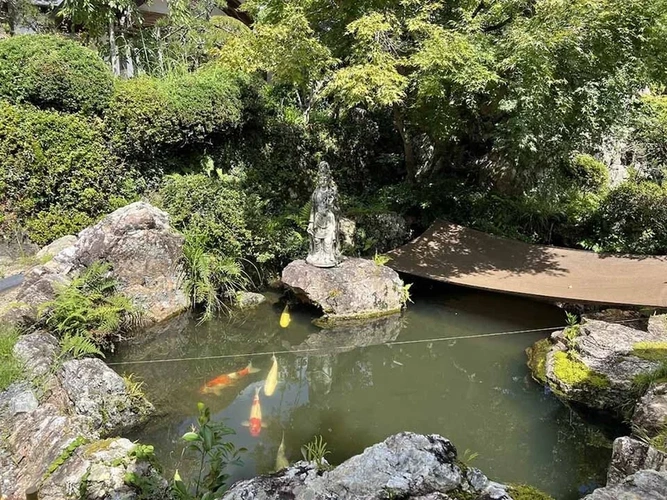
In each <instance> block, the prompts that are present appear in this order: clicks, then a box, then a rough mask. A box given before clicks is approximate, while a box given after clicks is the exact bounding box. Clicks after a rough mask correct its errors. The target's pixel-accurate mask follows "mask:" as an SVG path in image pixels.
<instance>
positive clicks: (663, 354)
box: [632, 341, 667, 361]
mask: <svg viewBox="0 0 667 500" xmlns="http://www.w3.org/2000/svg"><path fill="white" fill-rule="evenodd" d="M632 354H633V356H637V357H638V358H642V359H648V360H650V361H667V342H652V341H646V342H637V343H635V344H633V346H632Z"/></svg>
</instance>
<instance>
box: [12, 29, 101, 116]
mask: <svg viewBox="0 0 667 500" xmlns="http://www.w3.org/2000/svg"><path fill="white" fill-rule="evenodd" d="M112 90H113V79H112V75H111V72H110V70H109V68H108V67H107V65H106V64H105V63H104V61H102V59H100V57H99V56H98V55H97V54H96V53H95V52H93V51H92V50H90V49H87V48H85V47H82V46H81V45H79V44H78V43H76V42H73V41H70V40H67V39H66V38H63V37H61V36H53V35H24V36H15V37H10V38H6V39H3V40H0V98H4V99H6V100H8V101H10V102H12V103H15V104H16V103H30V104H33V105H35V106H38V107H40V108H44V109H56V110H60V111H67V112H78V111H82V112H84V113H87V114H91V113H99V112H101V111H102V110H104V109H105V108H106V107H107V105H108V102H109V98H110V97H111V92H112Z"/></svg>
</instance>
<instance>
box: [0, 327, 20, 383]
mask: <svg viewBox="0 0 667 500" xmlns="http://www.w3.org/2000/svg"><path fill="white" fill-rule="evenodd" d="M19 335H20V334H19V331H18V330H17V329H16V328H12V327H10V326H8V325H4V324H0V392H1V391H4V390H5V389H6V388H7V387H9V386H10V385H11V384H12V383H14V382H16V381H17V380H19V379H20V378H21V377H22V376H23V367H22V366H21V363H20V362H19V360H18V359H16V358H15V357H14V346H15V345H16V342H17V341H18V339H19Z"/></svg>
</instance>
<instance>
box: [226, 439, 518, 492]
mask: <svg viewBox="0 0 667 500" xmlns="http://www.w3.org/2000/svg"><path fill="white" fill-rule="evenodd" d="M473 476H474V477H473V482H474V484H473V483H471V482H470V481H469V480H468V479H467V477H468V474H466V473H464V472H463V470H462V469H461V467H460V466H459V465H458V462H457V459H456V448H455V447H454V445H452V443H450V442H449V441H448V440H446V439H445V438H443V437H441V436H437V435H429V436H424V435H420V434H413V433H411V432H404V433H401V434H396V435H394V436H391V437H389V438H387V439H386V440H385V441H384V442H382V443H379V444H376V445H374V446H371V447H370V448H367V449H366V450H365V451H364V452H363V453H362V454H361V455H357V456H355V457H352V458H350V459H349V460H347V461H346V462H343V463H342V464H341V465H339V466H338V467H336V468H334V469H333V470H331V471H327V472H323V473H318V472H317V471H316V470H315V469H314V467H313V465H311V464H308V463H305V462H298V463H296V464H294V465H293V466H291V467H289V468H287V469H284V470H283V471H281V472H279V473H277V474H273V475H271V476H260V477H257V478H254V479H250V480H247V481H241V482H239V483H237V484H235V485H234V486H232V488H231V489H230V490H229V491H228V492H227V493H226V494H225V495H224V496H223V500H250V499H253V500H268V499H274V498H291V499H295V500H316V499H317V500H334V499H335V500H346V499H350V500H352V499H366V500H375V499H377V500H380V499H386V498H421V499H424V500H425V499H434V500H435V499H448V498H457V495H458V494H459V493H461V492H462V491H465V492H467V493H469V494H470V495H471V498H478V499H482V498H488V499H497V500H500V499H504V500H510V497H509V496H508V495H507V492H506V491H505V489H504V487H502V486H501V485H499V484H497V483H492V482H489V481H488V480H487V479H486V478H485V477H484V475H483V474H481V472H476V473H473ZM448 493H451V495H448Z"/></svg>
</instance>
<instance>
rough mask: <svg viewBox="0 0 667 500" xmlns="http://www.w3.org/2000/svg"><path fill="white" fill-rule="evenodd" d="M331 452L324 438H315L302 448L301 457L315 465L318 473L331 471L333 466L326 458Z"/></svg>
mask: <svg viewBox="0 0 667 500" xmlns="http://www.w3.org/2000/svg"><path fill="white" fill-rule="evenodd" d="M330 453H331V452H330V451H329V450H327V443H326V442H325V441H324V439H323V438H322V436H315V437H314V438H313V440H312V441H311V442H310V443H306V444H305V445H303V446H302V447H301V455H303V459H304V460H305V461H306V462H311V463H313V462H314V463H315V466H316V467H317V470H318V471H326V470H331V468H332V467H331V465H330V464H329V462H327V461H326V456H327V455H329V454H330Z"/></svg>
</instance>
